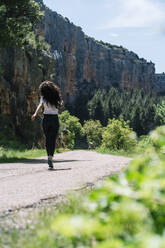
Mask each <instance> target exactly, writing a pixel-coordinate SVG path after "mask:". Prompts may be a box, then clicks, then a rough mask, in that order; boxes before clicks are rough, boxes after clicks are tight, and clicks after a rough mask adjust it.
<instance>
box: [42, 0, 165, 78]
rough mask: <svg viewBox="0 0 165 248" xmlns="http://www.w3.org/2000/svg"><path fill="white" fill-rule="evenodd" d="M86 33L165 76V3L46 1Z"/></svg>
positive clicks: (144, 0) (163, 0) (148, 0)
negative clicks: (136, 57)
mask: <svg viewBox="0 0 165 248" xmlns="http://www.w3.org/2000/svg"><path fill="white" fill-rule="evenodd" d="M44 3H45V5H46V6H48V7H49V8H51V9H52V10H54V11H56V12H57V13H59V14H61V15H62V16H64V17H67V18H69V20H70V21H71V22H73V23H74V24H75V25H77V26H81V27H82V29H83V31H84V33H85V34H87V35H88V36H91V37H94V38H95V39H96V40H102V41H104V42H108V43H111V44H115V45H119V46H120V45H121V46H123V47H125V48H127V49H128V50H130V51H133V52H135V53H137V54H138V55H139V57H140V58H145V59H146V60H147V61H148V62H150V61H152V62H153V63H154V64H155V67H156V72H157V73H161V72H165V0H44Z"/></svg>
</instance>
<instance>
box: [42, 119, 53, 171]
mask: <svg viewBox="0 0 165 248" xmlns="http://www.w3.org/2000/svg"><path fill="white" fill-rule="evenodd" d="M50 124H51V120H50V118H49V117H48V116H44V119H43V122H42V126H43V131H44V134H45V145H46V151H47V156H48V165H49V167H50V168H53V162H52V156H51V128H50Z"/></svg>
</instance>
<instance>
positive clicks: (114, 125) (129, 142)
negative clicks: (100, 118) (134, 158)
mask: <svg viewBox="0 0 165 248" xmlns="http://www.w3.org/2000/svg"><path fill="white" fill-rule="evenodd" d="M102 138H103V139H102V147H104V148H108V149H110V150H120V149H123V150H126V151H127V150H131V149H133V148H134V147H135V145H136V134H135V132H133V130H132V129H131V128H130V127H129V122H128V121H125V120H124V119H123V117H122V116H120V119H119V120H117V119H110V120H109V121H108V125H107V127H105V128H104V131H103V134H102Z"/></svg>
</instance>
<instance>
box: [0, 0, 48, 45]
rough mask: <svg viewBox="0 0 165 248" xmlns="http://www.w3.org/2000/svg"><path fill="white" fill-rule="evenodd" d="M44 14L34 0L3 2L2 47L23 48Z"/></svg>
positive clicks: (0, 9) (0, 14)
mask: <svg viewBox="0 0 165 248" xmlns="http://www.w3.org/2000/svg"><path fill="white" fill-rule="evenodd" d="M42 17H43V13H42V12H41V11H40V5H39V4H38V3H36V2H35V1H34V0H21V1H20V0H12V1H11V0H7V1H6V0H1V2H0V26H1V32H0V47H13V46H23V45H24V44H25V41H26V40H27V37H28V35H29V34H30V33H31V32H32V31H34V28H35V26H36V24H38V23H39V22H40V21H41V18H42Z"/></svg>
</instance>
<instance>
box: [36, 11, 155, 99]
mask: <svg viewBox="0 0 165 248" xmlns="http://www.w3.org/2000/svg"><path fill="white" fill-rule="evenodd" d="M44 9H45V20H44V21H43V25H42V26H41V27H40V31H41V32H42V34H43V35H44V36H45V37H46V40H47V42H48V43H49V44H50V45H51V50H52V53H53V54H54V55H55V56H56V64H55V71H54V72H55V74H56V78H55V79H56V82H57V83H58V84H59V86H60V87H61V89H62V91H63V95H64V99H65V101H69V102H73V101H74V99H75V97H76V95H77V94H78V92H79V90H80V89H81V88H83V87H84V83H85V88H86V90H87V86H88V85H90V88H91V84H92V87H93V88H95V87H98V88H105V87H111V86H118V87H122V88H135V87H136V88H141V87H143V88H146V89H148V88H150V87H152V85H153V84H154V82H155V66H154V64H153V63H152V62H150V63H148V62H147V61H146V60H144V59H139V57H138V56H137V55H136V54H135V53H133V52H129V51H128V50H127V49H125V48H123V47H118V46H112V45H108V44H107V45H106V44H101V43H99V42H98V41H96V40H94V39H93V38H90V37H87V36H86V35H85V34H84V33H83V31H82V29H81V28H80V27H77V26H75V25H74V24H73V23H70V21H69V20H68V19H67V18H63V17H62V16H61V15H59V14H57V13H56V12H53V11H51V10H50V9H48V8H46V7H44Z"/></svg>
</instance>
